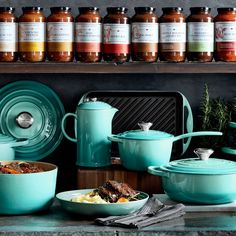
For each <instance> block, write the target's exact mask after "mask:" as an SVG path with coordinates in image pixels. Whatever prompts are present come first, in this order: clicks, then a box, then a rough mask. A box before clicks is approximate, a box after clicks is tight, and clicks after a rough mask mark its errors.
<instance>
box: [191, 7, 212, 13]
mask: <svg viewBox="0 0 236 236" xmlns="http://www.w3.org/2000/svg"><path fill="white" fill-rule="evenodd" d="M190 11H191V13H196V12H200V11H201V12H210V11H211V8H210V7H206V6H205V7H190Z"/></svg>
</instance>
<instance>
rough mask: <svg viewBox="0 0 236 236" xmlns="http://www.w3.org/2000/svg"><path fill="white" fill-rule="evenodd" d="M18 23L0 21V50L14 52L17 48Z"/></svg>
mask: <svg viewBox="0 0 236 236" xmlns="http://www.w3.org/2000/svg"><path fill="white" fill-rule="evenodd" d="M17 44H18V23H15V22H0V51H1V52H16V51H17V50H18V49H17V48H18V46H17Z"/></svg>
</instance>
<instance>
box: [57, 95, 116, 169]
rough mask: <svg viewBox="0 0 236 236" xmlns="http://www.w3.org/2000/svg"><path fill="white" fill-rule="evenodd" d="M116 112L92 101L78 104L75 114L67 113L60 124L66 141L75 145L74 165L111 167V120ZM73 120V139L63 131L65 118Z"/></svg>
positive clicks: (104, 104)
mask: <svg viewBox="0 0 236 236" xmlns="http://www.w3.org/2000/svg"><path fill="white" fill-rule="evenodd" d="M117 111H118V110H117V109H116V108H113V107H111V106H110V105H109V104H107V103H105V102H100V101H97V100H96V99H92V100H90V101H85V102H82V103H79V104H78V106H77V109H76V114H74V113H67V114H66V115H65V116H64V117H63V119H62V123H61V128H62V132H63V134H64V135H65V137H66V138H67V139H69V140H70V141H72V142H75V143H77V161H76V165H78V166H84V167H103V166H108V165H111V151H110V149H111V142H110V141H109V140H108V139H107V136H109V135H111V133H112V132H111V131H112V119H113V117H114V115H115V113H116V112H117ZM69 116H72V117H73V118H74V119H75V137H76V138H71V137H70V136H69V135H67V133H66V131H65V121H66V118H67V117H69Z"/></svg>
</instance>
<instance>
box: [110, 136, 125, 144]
mask: <svg viewBox="0 0 236 236" xmlns="http://www.w3.org/2000/svg"><path fill="white" fill-rule="evenodd" d="M107 138H108V140H110V141H112V142H116V143H123V140H122V139H120V138H119V137H117V136H116V135H110V136H108V137H107Z"/></svg>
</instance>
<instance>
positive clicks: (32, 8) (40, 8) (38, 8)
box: [22, 7, 43, 11]
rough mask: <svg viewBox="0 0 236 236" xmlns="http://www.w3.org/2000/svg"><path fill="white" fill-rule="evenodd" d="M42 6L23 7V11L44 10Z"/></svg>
mask: <svg viewBox="0 0 236 236" xmlns="http://www.w3.org/2000/svg"><path fill="white" fill-rule="evenodd" d="M42 10H43V8H42V7H22V11H42Z"/></svg>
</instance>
